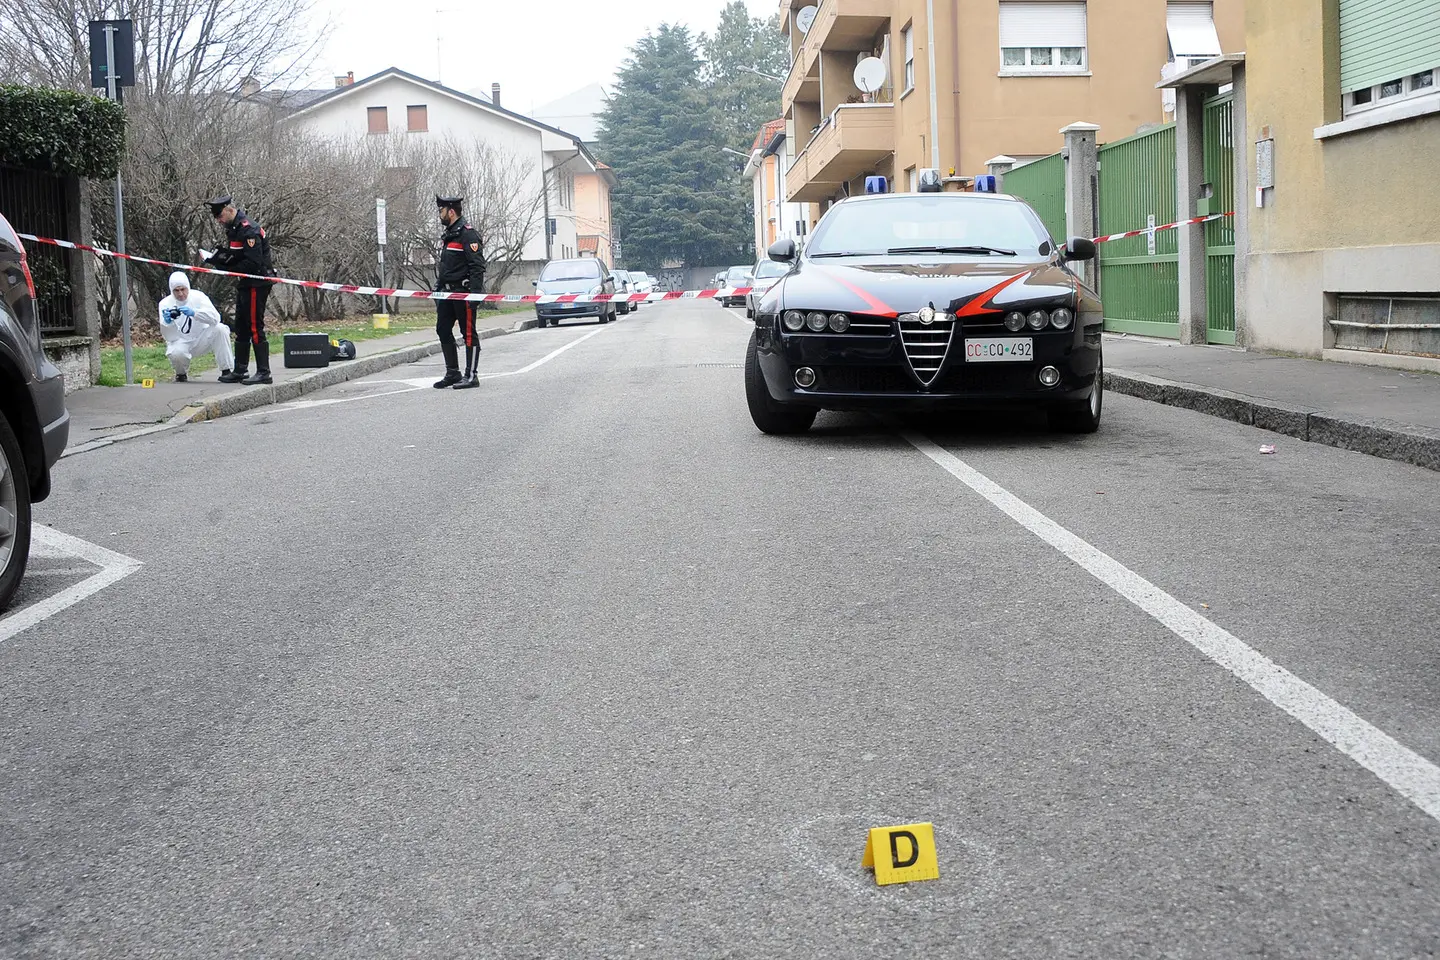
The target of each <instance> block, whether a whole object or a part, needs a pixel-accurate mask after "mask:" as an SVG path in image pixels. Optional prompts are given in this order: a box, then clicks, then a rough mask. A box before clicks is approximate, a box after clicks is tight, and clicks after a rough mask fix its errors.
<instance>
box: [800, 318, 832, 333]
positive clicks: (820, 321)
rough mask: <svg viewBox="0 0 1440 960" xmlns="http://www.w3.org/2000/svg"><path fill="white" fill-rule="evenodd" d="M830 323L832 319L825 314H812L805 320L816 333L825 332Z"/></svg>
mask: <svg viewBox="0 0 1440 960" xmlns="http://www.w3.org/2000/svg"><path fill="white" fill-rule="evenodd" d="M829 323H830V318H829V317H827V316H825V314H823V313H812V314H810V316H808V317H806V318H805V325H806V326H808V327H809V328H810V329H811V330H813V331H815V332H816V333H819V332H820V331H821V330H824V329H825V327H826V325H827V324H829Z"/></svg>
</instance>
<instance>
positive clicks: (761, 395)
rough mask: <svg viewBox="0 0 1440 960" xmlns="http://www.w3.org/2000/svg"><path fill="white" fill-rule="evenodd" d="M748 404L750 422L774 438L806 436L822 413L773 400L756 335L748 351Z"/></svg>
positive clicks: (751, 337)
mask: <svg viewBox="0 0 1440 960" xmlns="http://www.w3.org/2000/svg"><path fill="white" fill-rule="evenodd" d="M745 402H746V404H747V405H748V406H749V407H750V419H751V420H754V421H755V426H756V427H758V428H760V432H761V433H768V434H772V435H774V436H782V437H783V436H794V435H795V434H799V433H804V432H805V431H807V430H809V429H810V426H811V424H813V423H814V422H815V415H816V414H818V413H819V412H820V411H819V410H817V409H815V408H814V407H800V406H795V405H793V404H788V403H779V402H777V401H776V400H775V398H774V397H772V396H770V390H769V389H768V388H767V387H766V386H765V375H764V374H763V373H761V372H760V353H759V350H758V348H757V347H756V345H755V335H754V334H753V333H752V334H751V335H750V346H749V348H748V349H747V350H746V351H745Z"/></svg>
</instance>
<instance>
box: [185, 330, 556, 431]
mask: <svg viewBox="0 0 1440 960" xmlns="http://www.w3.org/2000/svg"><path fill="white" fill-rule="evenodd" d="M535 325H536V321H535V320H534V318H531V319H529V320H521V321H519V322H518V323H516V324H514V325H513V326H511V327H510V328H509V329H506V328H504V327H494V328H491V329H489V330H482V331H480V339H481V340H491V339H493V338H495V337H503V336H506V335H508V334H512V333H519V332H521V331H522V330H530V329H532V328H534V327H535ZM439 352H440V344H439V343H421V344H416V345H415V346H413V347H401V348H400V349H398V350H391V351H388V352H386V353H375V354H371V355H370V356H368V357H356V358H355V359H354V360H346V361H344V362H343V363H340V364H337V365H333V366H329V367H321V368H320V369H318V370H315V371H312V372H310V373H304V374H301V375H300V376H298V377H295V378H294V379H292V380H286V381H284V382H283V383H275V384H260V385H258V386H254V387H247V388H245V389H243V390H237V391H235V392H234V393H227V394H225V395H224V396H222V397H214V398H211V399H209V400H206V401H205V402H204V403H203V404H201V403H197V404H192V405H190V406H188V407H186V408H185V409H184V410H181V411H180V412H179V413H177V414H175V416H173V417H171V418H170V421H169V423H170V424H171V425H175V426H178V425H180V424H184V423H203V422H205V421H207V420H219V419H220V418H221V417H230V416H234V415H235V414H237V413H244V412H246V411H248V410H254V409H255V408H257V407H265V406H269V405H271V404H275V403H289V402H291V401H293V400H298V399H300V398H301V397H303V396H305V395H306V394H307V393H314V392H315V391H317V390H324V389H325V388H327V387H333V386H335V385H336V384H340V383H346V382H348V381H350V380H359V379H360V378H362V377H368V376H370V375H371V374H375V373H379V372H381V371H382V370H389V369H390V368H391V367H399V366H403V365H404V364H407V363H414V362H416V361H417V360H424V359H425V358H427V357H432V356H434V355H435V354H437V353H439Z"/></svg>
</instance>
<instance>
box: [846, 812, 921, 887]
mask: <svg viewBox="0 0 1440 960" xmlns="http://www.w3.org/2000/svg"><path fill="white" fill-rule="evenodd" d="M887 847H888V848H889V854H890V856H889V857H888V858H887V857H886V856H885V851H886V848H887ZM877 853H878V854H879V856H877V855H876V854H877ZM860 865H861V866H862V867H873V868H874V870H875V882H876V883H878V884H880V885H881V886H884V885H885V884H889V883H913V882H915V881H917V880H938V879H940V861H939V858H938V856H937V854H936V852H935V825H934V824H933V823H907V824H902V825H900V826H896V827H875V828H874V829H872V830H871V831H870V835H869V838H868V839H867V840H866V842H865V856H864V858H863V859H862V860H861V861H860Z"/></svg>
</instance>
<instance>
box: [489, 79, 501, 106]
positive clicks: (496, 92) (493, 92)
mask: <svg viewBox="0 0 1440 960" xmlns="http://www.w3.org/2000/svg"><path fill="white" fill-rule="evenodd" d="M490 102H491V103H493V104H495V106H497V107H498V106H500V84H498V83H492V84H490Z"/></svg>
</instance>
